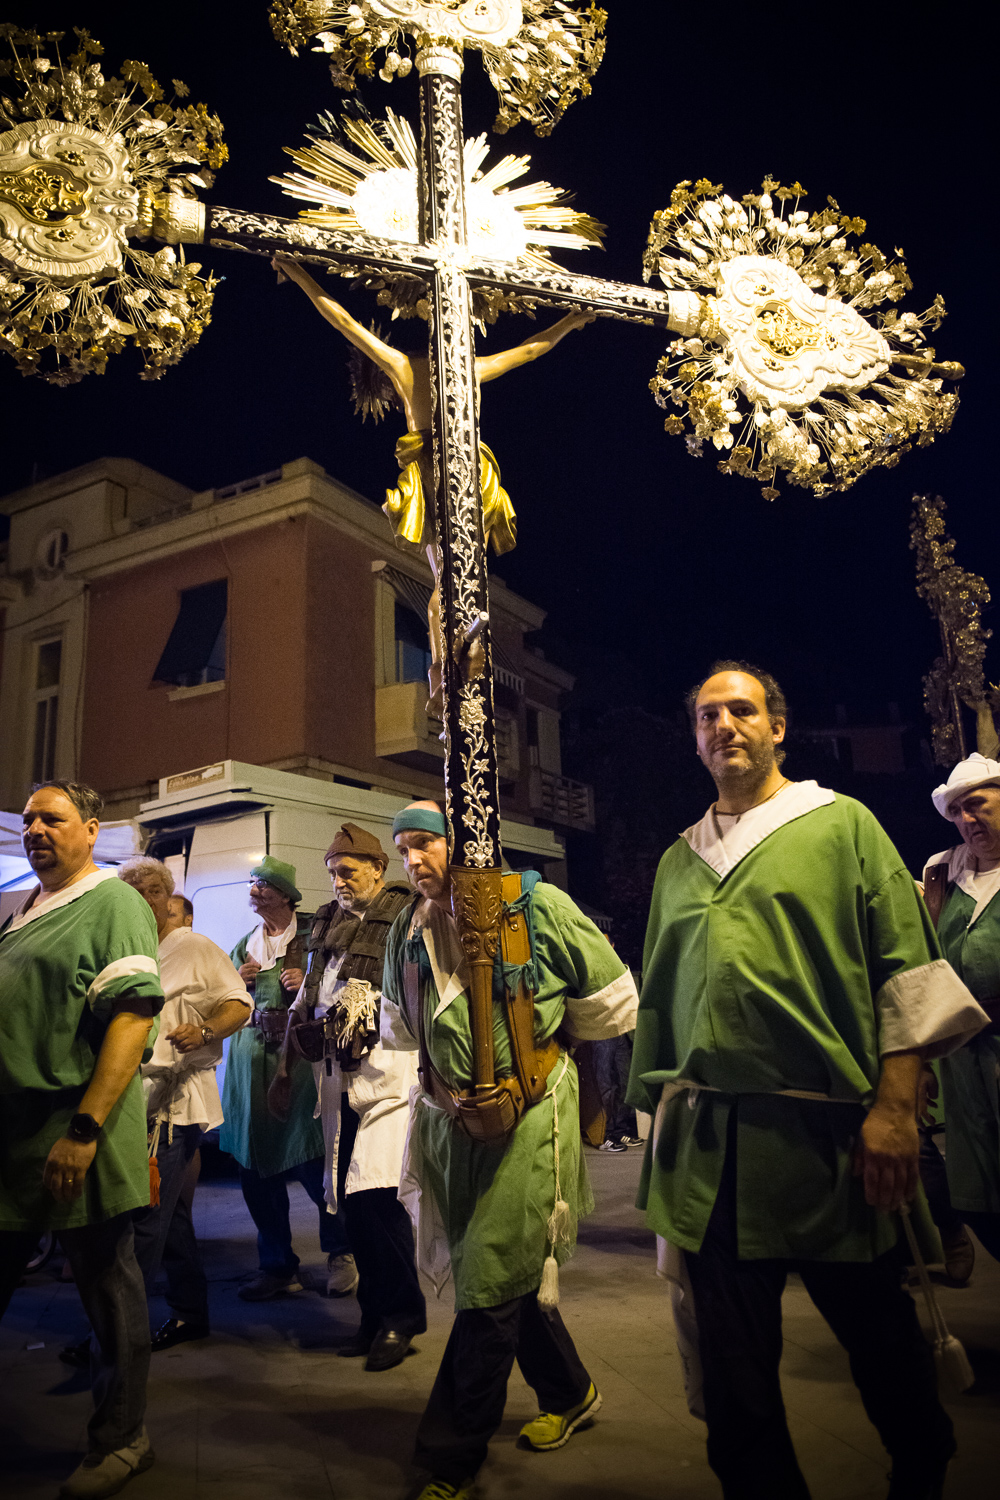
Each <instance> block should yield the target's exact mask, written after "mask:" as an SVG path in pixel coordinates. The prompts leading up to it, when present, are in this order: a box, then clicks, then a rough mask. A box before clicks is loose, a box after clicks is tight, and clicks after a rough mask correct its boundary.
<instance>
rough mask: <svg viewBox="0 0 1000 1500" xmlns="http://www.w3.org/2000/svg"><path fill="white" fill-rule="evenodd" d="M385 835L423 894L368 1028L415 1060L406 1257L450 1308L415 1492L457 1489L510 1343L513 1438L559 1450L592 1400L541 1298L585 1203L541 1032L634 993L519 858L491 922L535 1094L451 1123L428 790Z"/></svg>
mask: <svg viewBox="0 0 1000 1500" xmlns="http://www.w3.org/2000/svg"><path fill="white" fill-rule="evenodd" d="M393 837H394V839H395V842H396V847H397V848H398V849H399V850H400V851H401V853H402V855H403V863H404V865H405V866H406V871H407V874H408V876H409V878H410V880H411V882H412V884H413V885H414V886H415V887H416V889H417V891H418V892H419V894H420V898H421V899H420V900H419V901H417V902H415V903H414V904H413V906H412V907H411V909H410V911H409V912H404V913H403V914H402V915H401V916H400V917H399V919H398V920H397V922H396V925H395V926H394V927H393V930H392V932H391V934H390V937H389V945H388V948H387V950H386V961H385V978H384V986H383V1000H382V1040H383V1042H384V1044H385V1045H386V1046H389V1047H398V1048H402V1049H404V1050H406V1051H408V1052H411V1053H413V1052H418V1051H419V1052H421V1053H422V1054H423V1059H424V1060H423V1061H422V1063H421V1080H420V1081H421V1092H420V1093H419V1094H418V1096H417V1098H416V1100H415V1103H414V1109H413V1121H412V1124H411V1127H410V1144H409V1151H408V1161H407V1162H405V1163H404V1168H403V1172H404V1177H403V1183H402V1184H401V1187H400V1195H401V1196H404V1197H405V1200H406V1201H407V1204H408V1206H411V1211H412V1212H413V1213H414V1216H415V1218H416V1220H417V1235H418V1245H419V1260H420V1266H421V1269H422V1270H425V1271H427V1272H428V1274H429V1275H430V1276H431V1278H432V1279H433V1280H434V1281H435V1283H436V1285H437V1287H438V1291H439V1292H440V1290H441V1289H442V1288H443V1286H444V1283H445V1281H446V1280H447V1277H448V1275H449V1274H450V1275H453V1276H454V1281H455V1307H456V1316H455V1322H454V1325H453V1327H452V1331H451V1337H450V1338H449V1340H448V1347H447V1348H446V1350H445V1353H444V1358H443V1360H442V1362H441V1368H440V1370H439V1371H438V1375H437V1379H436V1381H435V1383H434V1389H433V1390H432V1392H431V1396H430V1400H429V1402H428V1404H427V1409H426V1411H425V1412H424V1415H423V1417H422V1418H421V1421H420V1427H419V1429H418V1431H417V1449H416V1461H417V1464H418V1465H419V1466H420V1467H421V1468H425V1469H428V1470H429V1471H430V1474H431V1479H430V1482H429V1483H428V1484H427V1485H426V1486H425V1487H424V1489H423V1491H422V1492H421V1500H462V1497H466V1496H469V1495H471V1493H472V1487H473V1484H474V1481H475V1475H476V1471H477V1470H478V1469H479V1466H480V1465H481V1464H482V1462H483V1460H484V1458H485V1457H486V1451H487V1444H488V1443H489V1440H490V1438H491V1437H492V1435H493V1433H494V1432H495V1431H496V1429H497V1427H498V1426H499V1425H500V1422H501V1419H502V1417H503V1409H504V1403H505V1401H506V1395H507V1380H508V1377H509V1375H510V1372H511V1369H512V1367H513V1364H514V1360H515V1359H517V1362H518V1364H519V1365H520V1367H521V1371H522V1374H523V1375H524V1377H525V1379H526V1380H527V1382H528V1384H529V1385H530V1386H531V1387H532V1388H533V1390H534V1391H535V1394H536V1395H537V1397H538V1404H539V1407H540V1411H539V1413H538V1416H537V1417H535V1418H534V1420H533V1421H531V1422H528V1423H527V1424H526V1425H525V1426H524V1427H523V1428H522V1431H521V1436H522V1438H523V1439H524V1441H525V1442H526V1443H527V1444H528V1446H529V1447H531V1448H534V1449H535V1450H538V1451H542V1450H547V1449H554V1448H561V1447H562V1446H563V1445H564V1444H565V1443H566V1442H568V1441H569V1438H570V1437H571V1436H572V1434H573V1433H574V1432H576V1431H577V1430H579V1429H580V1428H581V1427H585V1426H589V1425H590V1423H591V1422H592V1421H593V1419H594V1417H595V1416H596V1414H597V1412H598V1410H599V1408H600V1405H601V1396H600V1394H599V1392H598V1390H597V1387H596V1386H595V1384H594V1382H593V1381H592V1380H591V1378H590V1376H589V1374H588V1373H587V1371H586V1369H585V1368H584V1366H583V1364H582V1362H581V1360H580V1357H579V1355H578V1354H577V1352H576V1348H575V1347H574V1344H573V1340H572V1339H571V1337H570V1335H569V1332H568V1330H567V1328H566V1326H565V1324H564V1323H563V1321H562V1319H561V1317H560V1316H559V1310H558V1307H557V1306H556V1305H555V1303H556V1301H557V1300H558V1292H557V1286H558V1278H557V1273H556V1266H557V1264H558V1263H560V1262H562V1261H564V1260H566V1259H567V1258H568V1256H570V1255H571V1254H572V1253H573V1247H574V1244H575V1240H576V1224H577V1218H578V1216H579V1215H580V1214H585V1213H589V1212H590V1210H591V1208H592V1207H593V1198H592V1196H591V1193H590V1185H589V1183H588V1181H587V1174H586V1168H585V1167H584V1164H583V1161H582V1159H581V1141H580V1121H579V1091H578V1085H577V1071H576V1066H575V1064H574V1062H573V1060H572V1058H571V1057H570V1055H569V1053H568V1052H567V1051H566V1050H565V1048H564V1046H563V1044H562V1042H561V1041H560V1040H559V1039H557V1036H556V1033H557V1031H559V1032H560V1037H561V1036H562V1035H563V1034H564V1033H568V1034H569V1037H570V1039H576V1040H579V1041H597V1040H601V1039H602V1038H605V1037H609V1036H616V1035H619V1034H621V1033H623V1032H627V1031H631V1029H632V1027H633V1025H634V1024H635V1007H636V1002H637V996H636V992H635V984H634V983H633V980H632V976H631V974H630V973H629V971H628V970H627V969H626V967H625V965H624V964H623V963H622V961H621V959H620V958H618V956H617V955H616V953H615V951H614V949H613V948H612V946H611V944H610V943H609V942H608V940H607V938H606V937H605V936H604V934H603V933H602V932H599V931H598V929H597V928H596V927H595V926H594V924H593V922H591V921H590V920H589V918H587V917H585V916H584V915H583V913H582V912H581V911H580V909H579V907H577V906H575V905H574V903H573V902H572V901H571V900H570V898H569V897H568V896H567V895H566V894H565V893H564V892H563V891H561V890H559V889H558V888H557V887H556V886H554V885H548V884H546V883H545V882H543V881H540V880H539V879H538V876H537V874H536V873H535V871H533V870H532V871H528V872H526V873H525V874H523V875H522V876H521V877H520V887H521V894H520V896H518V897H516V898H512V899H511V900H510V903H509V905H508V906H507V907H506V909H505V910H506V915H505V918H504V921H505V924H509V926H511V927H514V926H517V927H521V930H522V931H524V932H526V937H527V939H528V950H527V951H528V960H527V961H526V962H524V961H522V962H521V967H520V976H521V977H520V978H519V979H518V980H517V989H518V992H519V995H518V1001H517V1002H516V1003H517V1004H519V1005H520V1004H521V993H520V992H521V990H522V986H526V993H525V994H524V1001H525V1002H526V1005H527V1007H528V1008H529V1014H528V1016H527V1017H526V1022H527V1027H526V1029H530V1033H531V1041H532V1042H533V1044H534V1046H533V1061H532V1063H531V1067H532V1068H534V1069H535V1070H537V1071H536V1072H535V1075H534V1076H533V1077H532V1078H531V1079H530V1082H531V1083H532V1084H535V1083H539V1084H541V1086H542V1087H543V1088H544V1094H543V1095H542V1097H541V1098H539V1099H538V1102H537V1103H535V1104H534V1105H533V1106H531V1107H528V1108H526V1109H524V1111H523V1113H522V1114H521V1115H520V1118H519V1119H518V1121H517V1123H516V1125H515V1126H514V1128H513V1130H512V1132H511V1133H510V1134H509V1135H508V1136H507V1137H506V1139H505V1140H503V1141H502V1142H494V1141H488V1140H482V1139H474V1138H473V1137H472V1136H471V1135H469V1134H466V1133H464V1132H463V1130H462V1129H461V1128H460V1126H459V1123H458V1118H457V1117H456V1113H455V1112H454V1106H455V1105H456V1103H457V1100H458V1096H459V1094H462V1095H464V1097H465V1098H468V1096H469V1091H470V1089H471V1085H472V1082H473V1041H474V1038H473V1033H472V1020H471V1006H470V989H471V979H470V972H469V965H468V962H467V960H466V957H465V954H464V951H463V949H462V944H461V941H460V937H459V932H458V928H457V926H456V924H455V920H454V917H453V915H452V882H451V872H450V870H449V863H448V858H449V850H448V829H447V823H446V820H445V817H444V814H443V813H442V811H441V809H440V807H439V806H438V805H437V803H436V802H414V803H411V804H410V806H409V807H406V808H404V809H403V810H402V811H401V812H400V813H398V814H397V815H396V818H395V820H394V822H393ZM522 924H523V926H522ZM501 951H502V945H501V949H500V950H498V959H497V963H496V965H495V967H494V973H493V979H494V983H493V1016H492V1019H493V1028H492V1034H493V1056H494V1064H495V1072H496V1077H497V1080H498V1081H499V1082H501V1084H502V1081H503V1080H505V1079H512V1078H513V1075H514V1074H515V1063H514V1057H513V1045H514V1044H513V1041H512V1039H511V1034H510V1032H509V1031H508V1026H507V1021H506V1019H505V1016H506V1015H508V1014H509V1012H508V1010H507V1008H506V993H505V987H506V984H507V983H508V982H509V978H510V967H509V966H505V965H504V964H503V962H502V961H501V958H500V953H501ZM525 1050H526V1049H525ZM543 1268H544V1270H545V1272H546V1276H547V1279H548V1285H547V1287H546V1295H545V1297H544V1298H540V1296H539V1293H540V1291H541V1289H542V1283H543ZM553 1273H555V1274H553ZM553 1282H555V1286H553V1285H552V1283H553Z"/></svg>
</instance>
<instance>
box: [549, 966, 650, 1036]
mask: <svg viewBox="0 0 1000 1500" xmlns="http://www.w3.org/2000/svg"><path fill="white" fill-rule="evenodd" d="M638 1009H639V995H638V991H637V990H636V987H635V980H634V979H633V978H632V975H631V974H630V973H629V971H628V970H627V969H626V970H625V973H624V974H620V975H619V976H618V978H617V979H613V980H612V981H611V983H610V984H606V985H605V986H604V988H603V990H598V991H597V993H596V994H594V995H582V996H573V997H567V1000H566V1018H565V1026H566V1030H567V1031H568V1032H569V1033H570V1035H571V1036H574V1037H576V1038H577V1040H578V1041H581V1042H604V1041H607V1040H608V1038H609V1037H613V1036H621V1035H622V1034H623V1033H624V1032H626V1031H634V1030H635V1017H636V1012H637V1011H638Z"/></svg>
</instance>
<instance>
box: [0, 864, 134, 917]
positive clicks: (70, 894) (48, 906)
mask: <svg viewBox="0 0 1000 1500" xmlns="http://www.w3.org/2000/svg"><path fill="white" fill-rule="evenodd" d="M117 878H118V874H117V871H116V870H95V871H94V873H93V875H85V876H84V877H83V879H82V880H74V882H73V884H72V885H68V886H66V887H65V889H64V890H61V891H56V892H55V894H54V895H52V896H41V897H39V899H38V900H37V901H35V902H34V903H33V904H32V905H31V906H28V902H29V901H31V899H32V897H33V896H36V895H37V894H38V892H39V891H40V890H41V886H40V885H36V886H35V888H34V890H32V891H29V892H28V894H27V895H26V896H25V898H24V900H23V901H22V903H21V905H20V907H19V908H18V910H17V911H16V912H15V914H14V916H13V917H12V919H11V923H10V926H9V927H8V928H7V931H8V932H17V931H18V930H19V929H20V928H22V927H27V925H28V923H29V922H35V921H37V919H38V918H39V917H47V916H48V914H49V912H50V911H56V910H58V908H59V907H60V906H68V905H69V903H70V902H71V901H78V900H79V899H80V897H81V896H85V895H86V894H87V892H88V891H92V890H93V889H94V887H95V886H98V885H101V884H102V883H103V882H104V881H105V880H117Z"/></svg>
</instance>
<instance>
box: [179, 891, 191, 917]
mask: <svg viewBox="0 0 1000 1500" xmlns="http://www.w3.org/2000/svg"><path fill="white" fill-rule="evenodd" d="M177 899H178V901H179V902H180V903H181V910H182V911H183V913H184V915H185V916H186V917H193V916H194V902H193V901H189V900H188V898H187V897H186V896H178V897H177Z"/></svg>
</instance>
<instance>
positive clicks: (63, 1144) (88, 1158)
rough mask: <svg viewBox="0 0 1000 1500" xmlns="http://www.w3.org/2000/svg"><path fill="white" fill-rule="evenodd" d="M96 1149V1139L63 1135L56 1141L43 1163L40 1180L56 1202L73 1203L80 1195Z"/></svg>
mask: <svg viewBox="0 0 1000 1500" xmlns="http://www.w3.org/2000/svg"><path fill="white" fill-rule="evenodd" d="M96 1150H97V1142H96V1141H90V1142H87V1143H85V1142H83V1141H71V1140H70V1139H69V1137H68V1136H65V1135H64V1136H60V1138H59V1140H57V1141H56V1143H55V1145H54V1146H53V1147H52V1150H51V1151H50V1152H49V1156H48V1160H47V1161H46V1163H45V1167H44V1170H43V1172H42V1181H43V1182H44V1184H45V1186H46V1187H47V1188H48V1190H49V1192H50V1193H51V1194H52V1196H53V1198H54V1199H55V1200H56V1202H57V1203H73V1202H74V1201H75V1200H76V1199H77V1198H79V1197H80V1195H81V1193H82V1192H83V1183H84V1179H85V1178H86V1176H87V1169H88V1168H89V1166H90V1163H91V1162H92V1161H93V1160H94V1153H95V1152H96Z"/></svg>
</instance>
